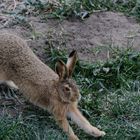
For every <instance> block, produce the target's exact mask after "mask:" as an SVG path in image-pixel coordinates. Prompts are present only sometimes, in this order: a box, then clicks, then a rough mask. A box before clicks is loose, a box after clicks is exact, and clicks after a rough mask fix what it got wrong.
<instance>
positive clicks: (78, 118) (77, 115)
mask: <svg viewBox="0 0 140 140" xmlns="http://www.w3.org/2000/svg"><path fill="white" fill-rule="evenodd" d="M68 117H70V118H71V119H72V120H73V121H74V122H75V123H76V124H77V125H78V126H79V127H80V128H81V129H83V130H84V131H85V132H86V133H88V134H90V135H92V136H94V137H102V136H104V135H105V132H104V131H100V130H99V129H98V128H96V127H94V126H92V125H91V124H90V123H89V122H88V120H87V119H86V118H85V117H84V116H83V115H82V114H81V112H80V111H79V110H78V109H77V107H76V106H72V107H71V108H70V111H69V113H68Z"/></svg>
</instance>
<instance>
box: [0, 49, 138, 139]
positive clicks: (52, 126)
mask: <svg viewBox="0 0 140 140" xmlns="http://www.w3.org/2000/svg"><path fill="white" fill-rule="evenodd" d="M46 53H47V55H48V54H49V58H50V62H51V63H50V64H51V65H50V66H51V67H52V68H53V67H54V64H55V62H56V61H57V60H58V59H63V60H64V61H66V55H65V54H66V53H65V51H60V50H57V49H53V48H49V49H46ZM139 67H140V53H139V52H134V51H132V50H131V49H127V50H123V51H122V50H115V51H114V53H113V58H112V59H110V60H108V61H106V62H98V63H85V62H82V61H79V62H78V63H77V65H76V69H75V73H74V79H75V80H76V81H77V83H78V85H79V87H80V91H81V94H82V99H81V101H80V103H79V107H80V110H81V111H82V112H83V114H84V115H85V116H86V117H87V118H88V120H89V121H90V122H91V123H92V124H93V125H95V126H97V127H98V128H100V129H102V130H104V131H106V133H107V135H106V136H105V137H104V138H102V140H118V139H120V140H139V139H140V78H139V75H140V73H139ZM4 107H5V106H2V105H1V106H0V108H4ZM71 124H72V126H73V128H74V131H75V133H76V134H77V135H78V136H79V138H80V139H81V140H91V139H93V138H92V137H90V136H89V135H87V134H85V133H84V132H83V131H81V130H80V129H79V128H77V127H76V126H75V125H73V123H71ZM0 130H1V131H0V139H2V140H19V139H21V140H22V139H23V140H25V139H27V140H32V139H35V140H45V139H48V140H55V139H57V140H66V138H67V137H66V135H65V134H64V133H63V132H62V130H61V129H60V128H59V127H58V126H57V124H56V123H55V121H54V120H53V117H52V116H51V115H50V114H48V113H47V112H45V111H43V110H41V109H39V108H38V107H34V106H32V105H30V104H29V105H28V107H26V109H25V111H24V112H23V113H22V114H21V115H20V116H19V117H17V118H15V117H12V116H8V115H7V114H6V113H5V115H3V116H1V117H0Z"/></svg>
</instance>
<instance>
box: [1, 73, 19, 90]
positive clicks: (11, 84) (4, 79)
mask: <svg viewBox="0 0 140 140" xmlns="http://www.w3.org/2000/svg"><path fill="white" fill-rule="evenodd" d="M0 84H4V85H6V86H9V87H10V88H13V89H16V90H17V89H18V87H17V86H16V85H15V84H14V82H13V81H11V80H8V78H7V76H6V74H5V73H4V72H3V71H0Z"/></svg>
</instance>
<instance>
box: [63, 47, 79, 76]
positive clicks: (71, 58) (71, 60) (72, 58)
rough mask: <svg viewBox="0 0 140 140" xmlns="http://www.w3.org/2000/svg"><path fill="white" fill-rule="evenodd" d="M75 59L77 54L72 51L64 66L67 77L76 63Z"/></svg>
mask: <svg viewBox="0 0 140 140" xmlns="http://www.w3.org/2000/svg"><path fill="white" fill-rule="evenodd" d="M77 59H78V56H77V52H76V51H75V50H73V51H72V52H71V53H70V55H69V58H68V61H67V64H66V66H67V69H68V77H71V75H72V72H73V70H74V67H75V64H76V62H77Z"/></svg>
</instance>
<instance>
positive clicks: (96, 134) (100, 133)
mask: <svg viewBox="0 0 140 140" xmlns="http://www.w3.org/2000/svg"><path fill="white" fill-rule="evenodd" d="M91 135H92V136H94V137H103V136H105V135H106V133H105V132H104V131H100V130H99V129H97V128H95V127H92V131H91Z"/></svg>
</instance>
